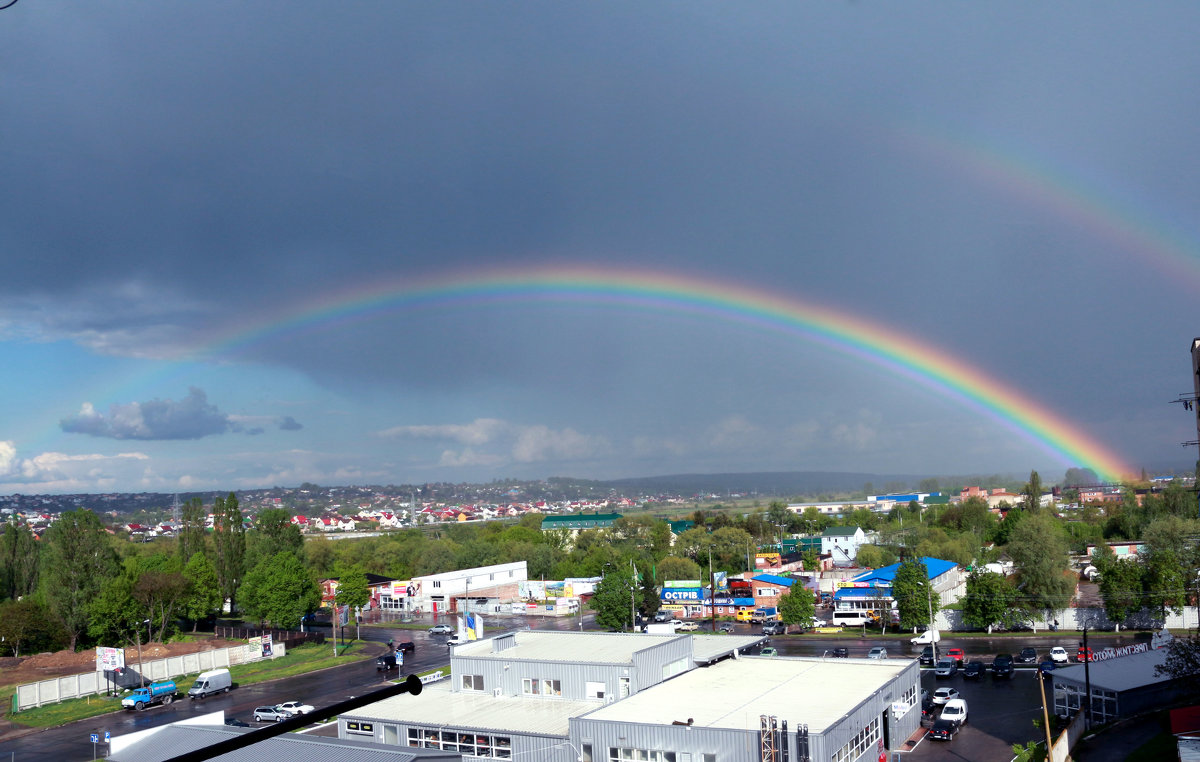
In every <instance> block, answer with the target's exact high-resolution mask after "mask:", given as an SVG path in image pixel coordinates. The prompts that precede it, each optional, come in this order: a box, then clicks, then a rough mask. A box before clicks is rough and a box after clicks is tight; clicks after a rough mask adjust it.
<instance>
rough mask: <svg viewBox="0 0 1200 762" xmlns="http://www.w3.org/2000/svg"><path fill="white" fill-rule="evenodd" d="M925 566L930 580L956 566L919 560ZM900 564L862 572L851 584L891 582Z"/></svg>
mask: <svg viewBox="0 0 1200 762" xmlns="http://www.w3.org/2000/svg"><path fill="white" fill-rule="evenodd" d="M921 561H922V562H923V563H924V564H925V570H926V571H927V572H929V578H930V579H937V578H938V577H940V576H942V575H943V574H945V573H946V572H948V571H950V570H951V569H953V568H954V567H956V566H958V564H956V563H954V562H953V561H943V560H942V559H940V558H931V557H929V556H925V557H923V558H922V559H921ZM899 569H900V564H898V563H895V564H892V565H891V566H884V567H881V568H879V569H875V570H874V571H868V572H863V573H862V574H860V575H858V576H857V577H855V578H854V579H853V580H852V581H853V582H891V581H892V580H894V579H895V578H896V572H897V571H899Z"/></svg>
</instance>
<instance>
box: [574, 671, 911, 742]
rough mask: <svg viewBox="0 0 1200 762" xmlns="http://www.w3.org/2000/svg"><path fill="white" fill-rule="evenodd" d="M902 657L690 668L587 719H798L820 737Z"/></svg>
mask: <svg viewBox="0 0 1200 762" xmlns="http://www.w3.org/2000/svg"><path fill="white" fill-rule="evenodd" d="M911 663H912V662H911V661H910V660H909V659H890V660H885V659H881V660H878V661H876V660H857V659H854V660H849V661H847V660H845V659H830V660H822V659H790V658H764V657H757V656H751V657H746V658H741V659H737V660H730V661H723V662H720V663H718V664H715V665H713V666H711V667H707V668H705V669H694V670H692V671H690V672H686V673H684V674H682V675H679V676H678V677H674V678H672V679H670V680H667V681H666V682H664V683H661V684H659V685H655V686H653V687H651V688H648V689H646V690H643V691H639V692H638V693H636V694H634V695H632V696H630V697H629V698H626V699H623V700H621V701H618V702H617V703H615V704H610V705H608V706H605V707H602V708H601V709H598V710H596V711H595V712H592V713H591V714H589V715H588V719H589V720H591V719H595V720H604V721H612V722H628V723H637V724H646V723H650V724H662V725H670V724H671V723H672V722H686V721H687V720H688V719H689V718H691V719H692V720H693V722H694V725H696V726H698V727H706V728H726V729H733V730H758V728H759V717H760V716H761V715H764V714H777V713H778V712H780V711H781V709H782V708H785V707H786V709H787V712H788V715H789V716H792V717H796V718H797V719H798V720H799V719H801V718H802V720H803V722H805V723H807V724H808V727H809V729H810V730H812V731H813V732H816V733H820V732H823V731H824V730H825V729H826V728H828V727H830V726H831V725H833V724H834V723H836V722H837V721H839V720H840V719H841V718H842V717H843V716H844V715H845V714H846V713H848V712H849V711H851V710H852V709H853V708H854V707H856V706H858V705H859V704H860V703H862V702H863V701H865V700H866V699H867V698H869V697H870V696H871V695H872V694H874V693H875V692H876V691H878V690H879V689H880V688H882V687H883V686H884V685H886V684H887V683H888V682H889V681H891V680H893V679H895V678H896V677H897V676H898V675H900V673H902V672H903V671H904V670H905V669H906V668H907V667H908V666H909V665H910V664H911Z"/></svg>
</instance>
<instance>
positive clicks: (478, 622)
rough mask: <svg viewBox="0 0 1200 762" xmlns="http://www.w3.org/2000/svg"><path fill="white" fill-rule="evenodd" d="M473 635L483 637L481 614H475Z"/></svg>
mask: <svg viewBox="0 0 1200 762" xmlns="http://www.w3.org/2000/svg"><path fill="white" fill-rule="evenodd" d="M475 637H476V638H482V637H483V616H482V615H480V614H476V615H475Z"/></svg>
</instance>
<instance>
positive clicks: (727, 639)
mask: <svg viewBox="0 0 1200 762" xmlns="http://www.w3.org/2000/svg"><path fill="white" fill-rule="evenodd" d="M762 640H765V638H763V636H761V635H712V634H708V633H696V634H695V635H692V658H693V659H694V660H695V661H696V663H697V664H708V663H709V662H712V661H716V660H717V659H719V658H721V657H722V656H727V655H728V654H731V653H733V652H734V651H740V650H741V649H743V648H749V647H750V646H752V645H754V644H755V643H758V642H760V641H762Z"/></svg>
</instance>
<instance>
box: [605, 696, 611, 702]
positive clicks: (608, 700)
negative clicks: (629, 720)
mask: <svg viewBox="0 0 1200 762" xmlns="http://www.w3.org/2000/svg"><path fill="white" fill-rule="evenodd" d="M612 702H613V697H612V696H605V697H604V703H605V704H611V703H612Z"/></svg>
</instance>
